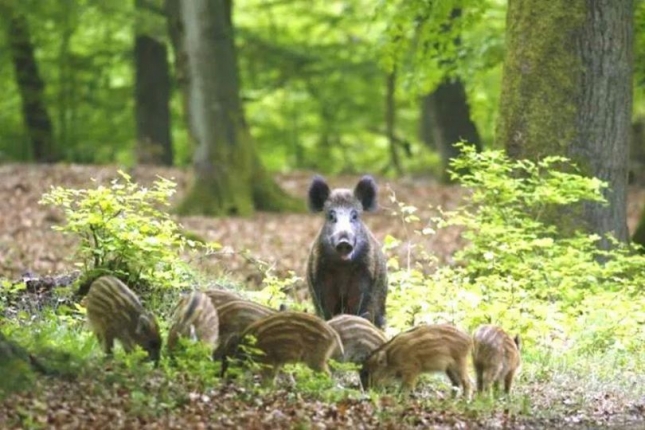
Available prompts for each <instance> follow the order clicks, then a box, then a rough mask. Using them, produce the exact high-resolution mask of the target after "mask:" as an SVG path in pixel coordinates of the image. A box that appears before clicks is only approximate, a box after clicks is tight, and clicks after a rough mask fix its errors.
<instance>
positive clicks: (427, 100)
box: [421, 79, 482, 182]
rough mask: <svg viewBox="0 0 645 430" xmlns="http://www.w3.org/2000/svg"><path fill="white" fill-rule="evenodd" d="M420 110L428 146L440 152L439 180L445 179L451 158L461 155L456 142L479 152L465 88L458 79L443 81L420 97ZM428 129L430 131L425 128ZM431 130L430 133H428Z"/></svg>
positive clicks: (446, 178)
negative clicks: (471, 146)
mask: <svg viewBox="0 0 645 430" xmlns="http://www.w3.org/2000/svg"><path fill="white" fill-rule="evenodd" d="M422 103H423V106H422V109H421V112H422V114H423V115H427V118H422V119H421V121H422V123H425V124H426V125H424V126H422V127H423V128H422V129H424V130H426V131H425V133H426V138H427V139H428V140H426V141H425V143H426V144H427V145H428V147H430V148H432V147H435V148H437V149H438V150H439V154H440V155H441V165H442V171H443V175H442V180H443V181H444V182H448V181H449V180H450V176H449V175H448V168H449V165H450V160H451V159H453V158H455V157H458V156H459V155H460V151H459V148H457V147H455V143H457V142H460V141H462V140H463V141H466V142H468V143H470V144H471V145H474V146H475V148H477V151H481V149H482V148H481V139H480V137H479V133H478V132H477V126H476V125H475V123H474V122H473V121H472V119H470V107H469V106H468V99H467V98H466V89H465V88H464V84H463V83H462V82H461V80H460V79H455V80H446V81H444V82H442V83H441V84H439V86H438V87H437V89H436V90H434V92H432V93H431V94H428V95H426V96H425V97H424V98H423V102H422ZM428 129H429V130H428ZM429 132H431V134H430V133H429Z"/></svg>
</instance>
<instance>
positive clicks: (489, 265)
mask: <svg viewBox="0 0 645 430" xmlns="http://www.w3.org/2000/svg"><path fill="white" fill-rule="evenodd" d="M462 151H463V152H462V155H461V156H460V157H459V158H457V159H455V160H454V161H453V164H452V168H453V175H454V177H455V178H457V179H458V180H459V181H460V182H461V183H462V184H463V185H464V186H465V187H467V188H468V189H469V191H470V193H469V197H468V198H467V199H466V200H465V201H464V203H463V204H462V205H461V206H460V207H459V208H457V209H456V210H454V211H450V212H440V215H439V216H437V217H436V218H434V219H432V220H431V221H430V223H429V224H428V226H427V227H425V228H424V229H422V230H419V232H420V233H423V231H426V232H427V233H431V232H433V231H435V230H441V229H444V228H459V229H460V230H461V231H462V236H463V237H464V238H466V239H467V240H468V243H467V244H466V246H465V247H464V248H462V249H461V250H459V251H458V252H456V253H455V254H454V256H453V259H454V260H453V261H454V264H453V265H452V266H443V267H438V268H435V269H434V271H433V272H430V273H429V274H427V275H426V274H424V273H423V272H422V271H421V270H418V269H417V268H409V267H407V268H403V267H400V265H399V264H398V262H397V261H391V262H389V263H388V267H390V295H389V297H388V307H389V309H390V310H389V312H388V317H389V322H390V324H392V325H393V326H395V327H396V329H397V330H400V329H403V328H405V327H408V326H410V325H413V324H418V323H422V322H439V321H446V322H453V323H456V324H458V325H460V326H462V327H464V328H468V329H473V328H474V327H475V326H477V325H479V324H483V323H489V322H492V323H495V324H500V325H502V326H503V327H505V328H506V329H508V330H510V331H512V332H519V333H522V336H523V337H524V338H525V339H527V340H528V344H529V345H530V346H529V348H538V349H558V348H571V347H572V346H573V347H574V348H579V349H580V350H581V351H587V352H589V351H593V350H596V351H597V350H605V349H609V348H619V349H622V350H635V349H638V348H639V345H642V344H643V341H645V335H644V334H643V333H645V331H644V330H643V325H644V324H645V301H644V300H643V298H642V291H643V285H645V272H643V270H642V268H643V267H645V257H643V256H642V255H641V254H636V253H634V252H633V250H632V249H630V248H629V247H627V246H626V245H625V244H621V243H618V242H617V241H615V240H613V241H612V243H613V248H612V249H611V250H610V251H602V250H600V249H598V247H597V245H598V242H599V239H600V238H599V237H598V236H597V235H593V234H587V233H585V232H584V230H582V229H581V228H580V229H574V231H567V230H563V229H561V228H560V227H559V226H558V225H557V224H556V223H555V222H554V218H553V214H554V213H557V210H561V209H562V208H563V207H567V208H569V207H571V205H572V204H576V203H579V202H581V201H594V202H604V197H603V193H604V192H605V191H606V190H607V185H606V184H605V183H604V182H602V181H599V180H598V179H596V178H588V177H584V176H581V175H579V174H578V173H577V170H576V169H575V167H574V166H572V165H571V163H570V162H569V161H568V160H566V159H565V158H562V157H547V158H545V159H543V160H541V161H540V162H537V163H534V162H532V161H528V160H517V161H515V160H511V159H509V158H508V157H507V156H506V155H505V154H504V153H503V152H502V151H490V150H489V151H484V152H481V153H477V152H476V151H474V150H473V149H472V148H469V147H467V146H462ZM464 172H467V173H464ZM396 204H397V205H398V207H399V208H400V210H401V212H402V213H405V212H408V213H413V212H414V211H411V210H407V209H406V210H405V211H404V210H402V209H405V208H407V205H405V204H404V203H402V202H396ZM396 215H397V216H401V215H400V214H396ZM547 215H548V216H547ZM404 220H405V222H407V223H414V222H415V220H411V219H405V218H404ZM576 227H581V226H576ZM398 243H399V242H397V241H396V239H393V238H392V239H389V240H387V241H386V244H389V245H390V246H391V245H392V244H394V245H398ZM415 252H416V251H415ZM394 260H396V259H394ZM420 269H424V268H420ZM610 321H611V322H610Z"/></svg>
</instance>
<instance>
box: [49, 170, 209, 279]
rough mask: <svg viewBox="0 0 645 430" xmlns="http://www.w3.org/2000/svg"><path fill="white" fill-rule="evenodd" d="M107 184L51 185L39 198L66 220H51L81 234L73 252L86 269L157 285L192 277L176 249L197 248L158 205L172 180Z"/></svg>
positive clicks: (169, 193) (125, 179)
mask: <svg viewBox="0 0 645 430" xmlns="http://www.w3.org/2000/svg"><path fill="white" fill-rule="evenodd" d="M119 174H120V176H121V178H120V179H115V180H113V181H112V182H111V183H110V185H109V186H103V185H98V186H97V187H96V188H94V189H85V190H72V189H66V188H62V187H54V188H52V190H51V191H50V192H49V193H46V194H45V195H43V197H42V199H41V203H42V204H49V205H54V206H58V207H60V208H61V209H62V210H63V212H64V213H65V219H66V222H65V223H64V224H63V225H60V226H54V228H55V229H56V230H59V231H61V232H63V233H65V234H72V235H76V236H79V237H80V238H81V244H80V247H79V249H78V250H77V252H76V256H77V258H78V259H79V260H80V261H81V262H82V264H83V268H84V270H86V271H89V270H94V269H108V270H110V271H115V272H121V273H124V274H126V275H128V276H130V277H131V279H132V281H136V280H137V279H141V280H144V281H146V282H147V283H148V284H149V285H152V286H155V287H181V286H182V285H185V284H186V282H187V281H189V280H190V279H191V277H192V274H191V273H192V272H191V270H190V269H189V268H188V266H187V265H186V264H185V263H184V262H183V261H182V260H181V259H180V257H179V253H180V252H182V251H183V250H185V249H186V248H187V247H189V248H196V247H197V245H198V244H197V243H196V242H194V241H190V244H189V243H188V242H189V241H188V240H187V239H186V238H184V237H183V235H182V234H181V233H180V231H179V228H180V226H179V225H178V224H176V223H175V222H174V221H173V220H172V219H171V217H170V215H169V214H167V213H166V212H164V211H162V210H161V209H160V208H163V207H167V206H168V205H169V201H168V199H169V198H170V196H172V195H173V194H174V193H175V183H174V182H172V181H170V180H168V179H164V178H158V179H157V180H156V181H155V182H154V184H153V186H152V187H151V188H145V187H141V186H139V185H138V184H136V183H134V182H132V180H131V178H130V176H129V175H127V174H126V173H124V172H119Z"/></svg>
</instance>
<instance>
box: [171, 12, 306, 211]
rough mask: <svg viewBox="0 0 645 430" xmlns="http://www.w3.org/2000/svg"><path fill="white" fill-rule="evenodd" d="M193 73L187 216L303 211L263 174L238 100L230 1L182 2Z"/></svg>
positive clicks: (189, 64) (182, 209)
mask: <svg viewBox="0 0 645 430" xmlns="http://www.w3.org/2000/svg"><path fill="white" fill-rule="evenodd" d="M180 3H181V4H180V6H181V11H180V12H181V13H180V14H181V17H182V22H183V28H184V29H185V46H186V52H187V54H188V56H187V59H188V71H189V106H188V107H189V109H188V111H189V118H190V120H191V123H192V130H193V132H194V133H195V137H196V140H197V145H198V147H197V148H196V151H195V154H194V157H193V167H194V176H195V177H194V184H193V186H192V189H191V190H190V191H189V192H188V194H187V196H186V198H185V199H184V201H183V202H182V204H181V206H180V208H179V211H180V212H181V213H184V214H206V215H250V214H252V213H253V211H254V209H258V210H270V211H278V210H282V209H285V208H286V209H295V208H296V207H297V208H304V203H301V202H296V201H295V200H294V199H293V198H291V197H289V196H287V195H286V194H285V193H284V192H283V191H282V190H281V189H280V188H279V187H278V186H277V184H276V183H275V182H274V181H273V179H272V178H271V177H270V176H269V175H268V174H267V173H266V171H265V170H264V168H263V166H262V164H261V162H260V159H259V157H258V154H257V152H256V149H255V146H254V142H253V140H252V139H251V136H250V134H249V132H248V129H247V126H246V122H245V120H244V113H243V109H242V104H241V101H240V96H239V80H238V72H237V59H236V53H235V46H234V38H233V25H232V10H231V9H232V1H231V0H181V2H180Z"/></svg>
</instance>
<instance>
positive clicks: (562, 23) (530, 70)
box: [496, 0, 634, 246]
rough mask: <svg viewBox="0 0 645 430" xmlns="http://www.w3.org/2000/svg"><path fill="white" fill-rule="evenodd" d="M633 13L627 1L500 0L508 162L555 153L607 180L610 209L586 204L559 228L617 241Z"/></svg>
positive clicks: (502, 120) (623, 230)
mask: <svg viewBox="0 0 645 430" xmlns="http://www.w3.org/2000/svg"><path fill="white" fill-rule="evenodd" d="M633 14H634V4H633V0H551V1H548V2H547V1H543V0H509V2H508V12H507V24H506V25H507V29H506V32H507V33H506V47H507V48H506V49H507V53H506V59H505V63H504V71H503V81H502V93H501V99H500V111H499V118H498V123H497V130H496V132H497V136H496V139H497V140H498V143H499V144H500V145H502V146H504V147H505V148H506V150H507V152H508V154H509V155H510V156H511V157H514V158H528V159H533V160H536V159H540V158H542V157H544V156H548V155H564V156H567V157H570V158H571V159H573V160H574V161H575V162H576V163H577V164H578V166H580V167H581V168H582V169H583V171H584V172H585V173H587V174H589V175H592V176H596V177H598V178H600V179H602V180H604V181H607V182H608V183H609V187H610V190H609V191H608V192H607V193H606V198H607V200H608V202H609V205H607V206H603V205H599V204H585V205H583V208H582V210H581V211H580V215H579V219H577V218H578V217H576V219H568V220H563V222H568V223H572V224H574V225H585V226H586V227H587V229H588V230H589V231H590V232H594V233H597V234H600V235H603V234H605V233H613V234H614V235H615V237H617V238H618V239H619V240H622V241H627V240H628V232H627V224H626V212H627V211H626V199H627V171H628V150H629V132H630V118H631V113H632V67H633V58H632V46H633V17H634V15H633ZM562 218H564V217H562ZM604 245H605V246H606V245H607V243H606V242H605V243H604Z"/></svg>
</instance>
